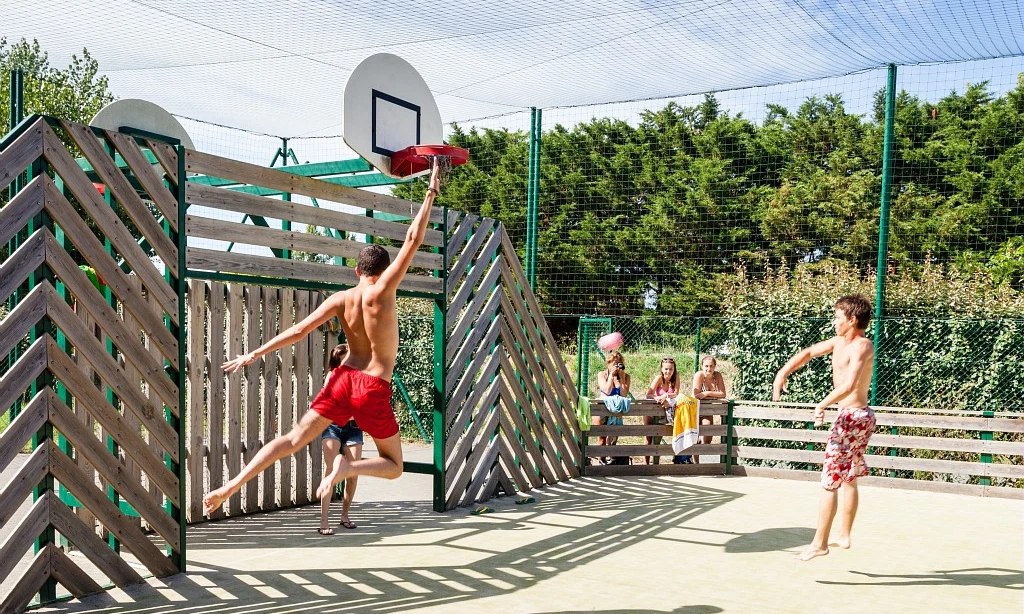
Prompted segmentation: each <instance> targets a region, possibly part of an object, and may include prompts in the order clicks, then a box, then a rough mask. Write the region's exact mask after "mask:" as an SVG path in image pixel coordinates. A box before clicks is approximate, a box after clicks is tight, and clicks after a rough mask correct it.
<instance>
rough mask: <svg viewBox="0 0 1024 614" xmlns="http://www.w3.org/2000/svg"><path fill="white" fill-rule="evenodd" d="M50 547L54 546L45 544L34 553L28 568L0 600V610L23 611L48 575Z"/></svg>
mask: <svg viewBox="0 0 1024 614" xmlns="http://www.w3.org/2000/svg"><path fill="white" fill-rule="evenodd" d="M51 548H54V546H53V545H52V544H47V546H46V548H43V549H42V550H40V551H39V552H37V553H36V555H35V558H33V559H32V563H30V564H29V566H28V569H26V570H25V572H24V573H23V574H21V577H20V578H18V580H17V582H16V583H15V585H14V588H13V589H11V592H10V593H8V594H7V597H5V598H4V600H3V602H0V612H3V613H4V614H7V613H8V612H24V611H25V609H26V608H27V607H28V604H29V603H31V602H32V598H33V597H35V596H36V593H38V592H39V589H40V588H42V587H43V582H45V581H46V580H47V579H48V578H49V577H50V558H51V554H52V550H51Z"/></svg>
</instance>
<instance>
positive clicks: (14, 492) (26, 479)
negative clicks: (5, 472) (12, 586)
mask: <svg viewBox="0 0 1024 614" xmlns="http://www.w3.org/2000/svg"><path fill="white" fill-rule="evenodd" d="M49 462H50V461H49V459H48V458H47V455H46V448H45V447H42V446H39V447H37V448H36V449H35V450H33V451H32V454H30V455H29V457H28V460H26V461H25V464H24V465H22V466H21V469H19V470H18V472H17V474H15V475H14V476H12V477H11V478H10V479H9V480H8V482H7V483H6V484H4V487H3V490H0V527H2V526H5V525H6V524H7V523H8V522H9V521H10V520H11V518H13V517H14V514H16V513H18V508H20V507H21V504H22V503H24V502H25V499H27V498H28V496H29V495H30V494H32V489H33V488H35V487H36V486H38V485H39V483H40V482H42V481H43V479H44V478H45V477H46V469H47V467H48V466H49ZM2 561H3V559H0V562H2ZM5 575H6V574H3V573H0V578H3V577H5Z"/></svg>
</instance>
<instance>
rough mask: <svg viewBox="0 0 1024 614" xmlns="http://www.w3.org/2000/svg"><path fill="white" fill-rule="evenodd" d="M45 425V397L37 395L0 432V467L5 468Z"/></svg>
mask: <svg viewBox="0 0 1024 614" xmlns="http://www.w3.org/2000/svg"><path fill="white" fill-rule="evenodd" d="M44 424H46V395H45V394H37V395H36V396H34V397H33V398H32V401H31V402H29V404H28V405H27V406H26V407H25V408H24V409H22V410H21V412H20V413H18V415H17V417H15V418H14V420H12V421H11V423H10V424H8V425H7V428H5V429H4V430H3V432H0V467H7V466H9V465H10V462H11V461H12V460H14V458H15V457H16V456H18V454H19V453H20V452H21V450H22V448H24V447H25V444H26V443H28V442H29V441H31V439H32V436H33V435H35V434H36V433H37V432H38V431H39V429H41V428H42V427H43V425H44Z"/></svg>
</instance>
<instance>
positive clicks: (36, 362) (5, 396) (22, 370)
mask: <svg viewBox="0 0 1024 614" xmlns="http://www.w3.org/2000/svg"><path fill="white" fill-rule="evenodd" d="M49 338H50V337H48V336H43V337H40V338H39V339H36V341H35V343H33V344H32V345H31V346H29V348H28V351H27V352H25V353H24V354H22V355H21V358H19V359H18V360H17V362H15V363H14V364H13V365H11V368H10V369H8V370H7V372H6V373H4V374H3V377H0V407H3V408H10V407H11V406H12V405H14V403H15V402H16V401H17V400H18V399H19V398H20V397H21V395H22V394H23V393H24V392H25V389H26V388H28V387H29V385H30V384H31V383H32V382H34V381H35V380H36V378H37V377H39V376H40V375H41V374H42V373H43V371H44V370H46V347H47V346H46V340H47V339H49Z"/></svg>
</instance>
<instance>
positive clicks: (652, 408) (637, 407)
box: [585, 399, 729, 476]
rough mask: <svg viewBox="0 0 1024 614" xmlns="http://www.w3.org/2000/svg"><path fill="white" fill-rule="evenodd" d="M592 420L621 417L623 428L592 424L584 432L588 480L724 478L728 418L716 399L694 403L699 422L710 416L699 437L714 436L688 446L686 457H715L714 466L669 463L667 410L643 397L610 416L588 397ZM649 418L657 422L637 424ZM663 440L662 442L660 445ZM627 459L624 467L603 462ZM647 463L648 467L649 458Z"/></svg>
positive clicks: (725, 408) (600, 403)
mask: <svg viewBox="0 0 1024 614" xmlns="http://www.w3.org/2000/svg"><path fill="white" fill-rule="evenodd" d="M590 412H591V416H593V417H599V418H608V417H611V416H618V417H622V418H623V424H603V425H593V426H591V427H590V430H589V431H587V432H586V433H585V435H586V436H587V442H588V443H587V447H586V456H587V459H588V461H589V464H588V466H587V468H586V474H587V475H588V476H591V475H592V476H602V475H630V476H643V475H725V473H726V470H727V467H726V462H725V458H726V453H727V447H728V445H727V443H726V442H725V439H724V437H723V436H724V435H725V433H726V422H727V419H728V414H729V403H728V402H725V401H718V400H702V401H698V402H697V416H698V422H700V419H701V418H705V417H710V418H711V419H712V422H713V424H702V425H700V428H699V433H700V436H702V437H712V438H713V439H712V440H711V443H706V444H705V443H698V444H696V445H694V446H692V447H690V448H687V449H686V451H685V452H683V454H684V455H690V456H700V455H717V456H719V459H718V462H714V463H695V464H678V465H677V464H673V463H672V462H671V461H672V456H673V453H672V445H671V443H672V425H671V424H668V423H667V421H666V417H665V408H664V407H662V406H661V405H659V404H657V403H655V402H654V401H650V400H647V399H637V400H635V401H633V402H632V403H631V404H630V409H629V412H628V413H625V414H613V413H612V412H610V411H608V409H607V407H605V404H604V401H602V400H600V399H592V400H591V402H590ZM647 416H653V417H655V418H656V424H650V425H645V424H640V423H639V421H640V420H639V419H640V418H643V417H647ZM598 437H608V438H611V439H609V444H610V445H596V444H593V443H591V441H593V440H596V439H597V438H598ZM647 437H654V438H656V442H655V443H653V444H648V443H646V438H647ZM662 441H664V442H666V443H662ZM616 457H618V458H622V457H627V458H629V459H630V461H629V462H630V464H628V465H615V464H610V465H604V464H601V459H604V458H616ZM648 457H649V458H650V459H651V464H646V459H647V458H648Z"/></svg>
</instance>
